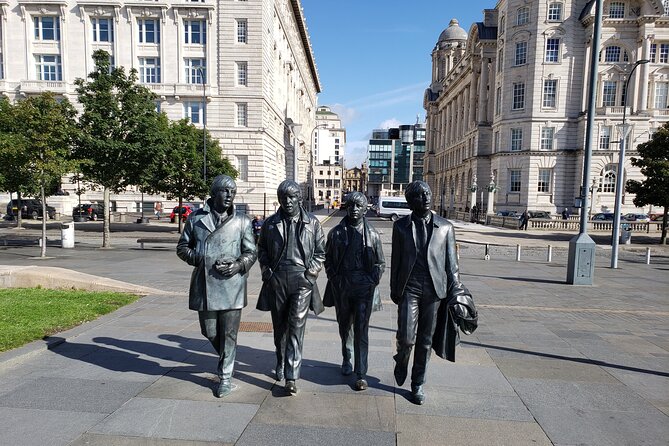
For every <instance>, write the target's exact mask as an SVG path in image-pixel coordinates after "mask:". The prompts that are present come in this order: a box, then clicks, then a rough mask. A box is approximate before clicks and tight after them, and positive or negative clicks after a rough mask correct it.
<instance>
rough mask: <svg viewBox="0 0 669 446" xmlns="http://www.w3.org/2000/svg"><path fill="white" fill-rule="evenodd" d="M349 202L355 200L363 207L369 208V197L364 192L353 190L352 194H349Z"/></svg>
mask: <svg viewBox="0 0 669 446" xmlns="http://www.w3.org/2000/svg"><path fill="white" fill-rule="evenodd" d="M347 201H348V202H351V201H355V202H356V203H358V204H359V205H360V206H362V207H363V208H367V197H365V194H363V193H362V192H357V191H356V192H351V194H350V195H349V196H348V200H347Z"/></svg>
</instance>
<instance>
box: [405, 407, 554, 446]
mask: <svg viewBox="0 0 669 446" xmlns="http://www.w3.org/2000/svg"><path fill="white" fill-rule="evenodd" d="M437 444H466V445H480V446H506V445H514V446H524V445H528V446H529V445H532V446H548V445H551V444H552V443H551V442H550V440H549V439H548V437H546V434H545V433H544V431H543V430H542V429H541V427H540V426H539V425H538V424H537V423H535V422H533V421H530V422H519V421H501V420H483V419H472V418H457V417H446V416H424V415H411V414H401V415H398V417H397V446H422V445H425V446H434V445H437Z"/></svg>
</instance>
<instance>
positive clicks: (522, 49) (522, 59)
mask: <svg viewBox="0 0 669 446" xmlns="http://www.w3.org/2000/svg"><path fill="white" fill-rule="evenodd" d="M526 63H527V42H516V58H515V61H514V64H515V65H524V64H526Z"/></svg>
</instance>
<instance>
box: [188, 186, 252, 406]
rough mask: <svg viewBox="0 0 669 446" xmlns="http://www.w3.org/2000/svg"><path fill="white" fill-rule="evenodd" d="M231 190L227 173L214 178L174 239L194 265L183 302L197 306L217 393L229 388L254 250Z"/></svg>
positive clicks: (248, 222) (248, 227)
mask: <svg viewBox="0 0 669 446" xmlns="http://www.w3.org/2000/svg"><path fill="white" fill-rule="evenodd" d="M236 193H237V185H236V184H235V182H234V180H233V179H232V178H230V177H229V176H226V175H219V176H217V177H216V178H214V181H213V183H212V185H211V197H210V198H209V199H208V200H207V202H206V204H205V206H204V207H203V208H202V209H199V210H197V211H196V212H195V213H193V214H191V215H190V217H189V218H188V221H187V222H186V225H185V227H184V230H183V233H182V234H181V238H180V239H179V242H178V243H177V255H178V256H179V258H180V259H181V260H183V261H185V262H186V263H188V264H189V265H192V266H194V267H195V269H194V270H193V274H192V275H191V282H190V292H189V299H188V307H189V308H190V309H191V310H196V311H197V312H198V315H199V319H200V329H201V331H202V334H203V335H204V336H205V337H206V338H207V339H209V342H211V345H212V346H213V347H214V349H215V350H216V353H218V366H217V368H216V372H217V374H218V377H219V379H220V382H219V383H218V386H217V388H216V389H215V391H214V393H215V395H216V396H217V397H219V398H220V397H223V396H225V395H227V394H229V393H230V392H231V391H232V386H231V382H230V380H231V378H232V372H233V368H234V364H235V353H236V350H237V332H238V331H239V323H240V320H241V315H242V308H243V307H245V306H246V304H247V298H246V279H247V277H248V271H249V269H251V266H252V265H253V263H255V261H256V256H257V251H256V244H255V241H254V238H253V228H252V225H251V220H250V219H249V218H248V217H247V216H246V215H244V214H242V213H237V212H235V207H234V205H233V200H234V199H235V195H236Z"/></svg>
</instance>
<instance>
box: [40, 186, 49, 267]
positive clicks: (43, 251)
mask: <svg viewBox="0 0 669 446" xmlns="http://www.w3.org/2000/svg"><path fill="white" fill-rule="evenodd" d="M39 197H40V199H41V200H42V248H41V249H40V253H39V256H40V257H42V258H44V257H46V220H47V219H48V218H49V214H48V213H47V211H46V197H45V196H44V185H41V186H40V188H39Z"/></svg>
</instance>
